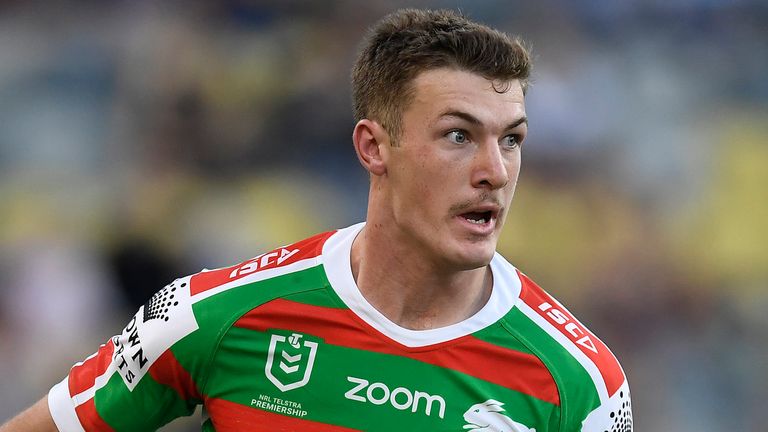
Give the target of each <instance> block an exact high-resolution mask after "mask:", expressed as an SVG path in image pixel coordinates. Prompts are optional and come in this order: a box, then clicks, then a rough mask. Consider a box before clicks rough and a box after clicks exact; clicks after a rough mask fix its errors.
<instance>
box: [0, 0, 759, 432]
mask: <svg viewBox="0 0 768 432" xmlns="http://www.w3.org/2000/svg"><path fill="white" fill-rule="evenodd" d="M406 6H412V7H432V8H440V7H445V8H454V9H456V8H458V9H461V10H462V11H463V12H464V13H465V14H467V15H469V16H470V17H472V18H474V19H476V20H479V21H481V22H485V23H487V24H490V25H492V26H494V27H497V28H500V29H502V30H504V31H507V32H510V33H513V34H520V35H522V36H523V37H524V38H525V39H526V40H527V41H528V42H530V44H531V46H532V48H533V52H534V55H535V60H536V61H535V70H534V78H533V84H532V87H531V89H530V91H529V94H528V97H527V112H528V117H529V119H530V127H529V137H528V139H527V140H526V143H525V146H524V151H523V155H524V163H523V170H522V174H521V179H520V182H519V185H518V191H517V196H516V198H515V200H514V201H513V208H512V211H511V215H510V219H509V220H508V222H507V228H506V230H505V234H504V238H503V239H502V241H501V244H500V250H501V252H502V253H504V255H505V256H507V258H508V259H509V260H510V261H512V262H513V263H514V264H515V265H517V266H518V267H519V268H520V269H521V270H522V271H524V272H526V273H527V274H528V275H530V276H531V277H532V278H533V279H534V280H536V281H537V282H539V283H540V284H541V285H542V286H544V287H545V288H546V289H548V290H549V291H550V292H552V293H553V294H555V295H556V296H558V297H559V298H560V299H561V300H562V301H563V303H565V304H566V305H567V306H568V307H569V308H570V309H571V310H572V311H573V312H574V313H575V314H576V315H577V316H579V317H580V318H582V321H584V322H585V323H586V324H587V325H588V326H589V327H590V328H591V329H593V330H594V331H595V332H596V333H597V334H598V335H600V336H601V337H602V339H603V340H605V341H606V343H607V344H608V345H609V346H611V347H612V348H613V350H614V352H615V353H616V354H617V356H618V357H619V358H620V360H621V361H622V364H623V366H624V368H625V371H626V373H627V375H628V376H629V380H630V386H631V388H632V390H633V399H634V400H633V404H632V405H633V409H634V411H635V413H634V414H635V415H634V416H635V425H636V430H637V431H640V432H642V431H676V432H688V431H691V432H710V431H712V432H714V431H764V430H766V429H765V427H766V426H765V425H766V424H768V411H767V410H766V409H765V403H766V401H768V313H766V312H767V311H768V195H767V194H766V192H765V188H766V186H768V169H766V167H768V79H766V76H768V30H766V24H765V23H766V22H768V4H766V3H765V2H764V1H759V0H728V1H726V0H665V1H656V0H634V1H622V2H601V1H597V0H542V1H535V2H532V1H509V0H477V1H460V0H453V1H448V0H444V1H438V0H433V1H426V0H424V1H403V0H397V1H384V0H375V1H370V0H369V1H365V2H358V1H353V0H339V1H330V0H327V1H308V0H307V1H302V0H273V1H269V0H251V1H248V0H226V1H215V2H208V1H203V0H196V1H192V0H175V1H163V2H155V1H148V0H145V1H117V0H114V1H106V2H93V1H71V0H70V1H63V2H43V1H32V2H28V1H5V2H1V3H0V125H1V127H0V422H2V421H4V420H5V419H7V418H9V417H10V416H12V415H13V414H15V413H16V412H18V411H19V410H21V409H22V408H23V407H25V406H27V405H29V404H30V403H32V402H33V401H34V400H36V399H38V398H39V397H41V396H42V395H43V394H45V392H46V391H47V390H48V388H49V387H50V386H51V385H52V384H53V383H55V382H57V381H58V380H60V379H61V378H62V377H63V376H64V375H65V374H66V372H67V370H68V368H69V367H70V366H71V365H72V364H73V363H74V362H76V361H78V360H80V359H82V358H84V357H85V356H87V355H89V354H90V353H92V352H93V351H95V349H96V348H97V347H98V345H99V344H100V343H102V342H104V341H105V340H106V339H107V338H108V337H109V336H111V335H112V334H115V333H117V332H119V330H120V329H121V328H122V326H123V325H124V324H125V322H127V321H128V320H129V318H130V316H131V315H132V314H133V312H134V311H135V310H136V308H137V307H138V306H139V305H141V304H143V303H144V302H145V301H146V300H147V299H148V298H149V297H150V296H151V295H152V293H153V292H154V291H156V290H158V289H160V288H162V287H163V286H164V285H165V284H166V283H168V282H169V281H170V280H172V279H173V278H174V277H177V276H181V275H185V274H190V273H194V272H197V271H199V270H200V269H202V268H214V267H221V266H225V265H231V264H234V263H236V262H240V261H242V260H245V259H247V258H249V257H252V256H255V255H257V254H259V253H261V252H263V251H265V250H267V249H270V248H272V247H276V246H279V245H281V244H285V243H289V242H292V241H294V240H299V239H301V238H303V237H306V236H309V235H311V234H313V233H316V232H320V231H324V230H328V229H333V228H336V227H342V226H345V225H348V224H351V223H354V222H357V221H360V220H363V218H364V216H365V202H366V196H367V187H368V180H367V176H366V175H365V173H364V172H363V170H362V168H360V167H359V165H358V164H357V161H356V159H355V156H354V152H353V149H352V147H351V138H350V137H351V131H352V127H353V126H354V122H353V119H352V114H351V108H350V100H349V97H350V96H349V84H348V81H349V79H348V77H349V69H350V66H351V63H352V61H353V59H354V56H355V52H356V48H357V43H358V41H359V40H360V38H361V36H362V35H363V33H364V32H365V30H366V28H367V27H368V26H369V25H371V24H372V23H373V22H374V21H376V20H377V19H378V18H380V17H381V16H382V15H384V14H385V13H387V12H389V11H391V10H392V9H395V8H397V7H406ZM198 422H199V420H198V419H192V420H186V421H181V422H178V423H175V424H172V425H171V426H169V427H168V428H167V429H168V430H194V429H195V427H194V425H195V424H197V423H198Z"/></svg>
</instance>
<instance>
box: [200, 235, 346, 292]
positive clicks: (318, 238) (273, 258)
mask: <svg viewBox="0 0 768 432" xmlns="http://www.w3.org/2000/svg"><path fill="white" fill-rule="evenodd" d="M335 232H336V231H330V232H326V233H322V234H317V235H315V236H313V237H310V238H308V239H306V240H302V241H300V242H298V243H294V244H292V245H290V246H284V247H281V248H277V249H275V250H273V251H271V252H267V253H265V254H261V255H259V256H257V257H256V258H252V259H250V260H248V261H245V262H243V263H241V264H238V265H236V266H232V267H226V268H222V269H218V270H212V271H206V272H201V273H198V274H196V275H194V276H192V280H191V286H190V292H191V294H192V295H197V294H200V293H202V292H205V291H208V290H209V289H212V288H216V287H218V286H221V285H224V284H225V283H227V282H232V281H234V280H237V279H240V278H242V277H244V276H248V275H250V274H253V273H256V272H259V271H262V270H267V269H273V268H277V267H282V266H286V265H288V264H293V263H295V262H297V261H301V260H303V259H307V258H314V257H316V256H318V255H320V254H321V253H322V252H323V244H324V243H325V241H326V240H327V239H328V237H330V236H331V235H333V234H334V233H335Z"/></svg>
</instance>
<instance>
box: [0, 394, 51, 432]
mask: <svg viewBox="0 0 768 432" xmlns="http://www.w3.org/2000/svg"><path fill="white" fill-rule="evenodd" d="M27 431H29V432H58V429H57V428H56V424H55V423H53V417H51V412H50V410H48V397H47V396H46V397H44V398H42V399H40V400H39V401H37V403H35V404H34V405H32V406H31V407H29V409H27V410H26V411H24V412H22V413H21V414H19V415H17V416H16V417H14V418H12V419H11V420H10V421H9V422H8V423H6V424H4V425H2V426H0V432H27Z"/></svg>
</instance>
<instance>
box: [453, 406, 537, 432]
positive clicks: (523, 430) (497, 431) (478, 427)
mask: <svg viewBox="0 0 768 432" xmlns="http://www.w3.org/2000/svg"><path fill="white" fill-rule="evenodd" d="M503 405H504V403H502V402H499V401H497V400H494V399H488V400H487V401H485V402H483V403H478V404H474V405H472V406H471V407H470V408H469V409H468V410H467V412H465V413H464V421H466V422H467V423H468V424H466V425H464V429H467V432H536V429H534V428H529V427H528V426H526V425H524V424H522V423H518V422H516V421H514V420H512V419H511V418H509V417H507V416H506V415H504V414H503V413H504V408H503Z"/></svg>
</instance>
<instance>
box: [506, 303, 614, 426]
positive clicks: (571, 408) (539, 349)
mask: <svg viewBox="0 0 768 432" xmlns="http://www.w3.org/2000/svg"><path fill="white" fill-rule="evenodd" d="M502 322H503V323H504V327H505V328H506V330H507V331H509V332H510V333H511V334H512V335H514V336H515V337H516V338H517V339H518V340H520V341H521V342H522V343H524V344H525V345H526V346H527V347H528V349H529V350H530V351H531V352H533V353H534V354H535V355H537V356H538V357H539V358H540V359H541V360H542V362H543V363H544V364H545V365H546V366H547V368H548V369H549V371H550V373H552V376H553V377H554V379H555V382H556V383H557V388H558V392H559V393H560V406H561V407H562V412H561V415H562V419H563V423H562V424H561V425H560V428H559V429H557V430H560V431H561V432H570V431H576V430H581V422H582V421H583V420H584V419H585V418H586V417H587V415H588V414H589V413H590V412H591V411H592V410H593V409H595V408H597V406H599V405H600V397H599V396H598V394H597V390H596V389H595V385H594V382H593V381H592V378H591V377H590V375H589V373H587V371H586V369H584V367H583V366H582V365H581V363H579V361H578V360H576V358H574V357H573V355H571V353H570V352H568V350H566V349H565V347H563V346H562V345H560V343H559V342H558V341H557V340H555V339H553V338H552V336H550V335H549V334H548V333H547V332H546V331H544V330H543V329H542V328H541V327H539V326H538V324H536V323H535V322H533V321H532V320H531V319H530V318H528V317H527V316H526V315H525V314H524V313H523V312H522V311H520V309H518V308H517V307H515V308H512V310H511V311H510V313H508V314H507V315H506V316H505V317H504V318H503V319H502ZM551 430H556V429H554V428H553V429H551Z"/></svg>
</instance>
